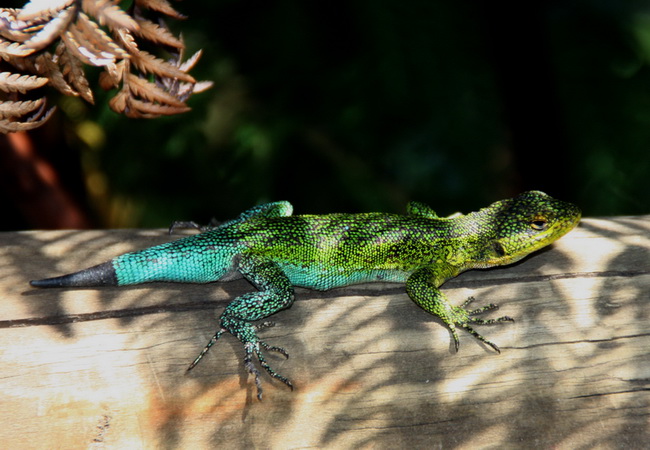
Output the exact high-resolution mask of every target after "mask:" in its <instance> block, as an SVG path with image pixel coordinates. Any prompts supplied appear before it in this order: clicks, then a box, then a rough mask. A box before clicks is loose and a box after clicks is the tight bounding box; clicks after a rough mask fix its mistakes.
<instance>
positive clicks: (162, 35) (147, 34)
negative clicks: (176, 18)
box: [134, 18, 185, 48]
mask: <svg viewBox="0 0 650 450" xmlns="http://www.w3.org/2000/svg"><path fill="white" fill-rule="evenodd" d="M135 20H136V22H138V25H140V29H139V30H136V31H135V32H134V33H135V34H137V35H138V36H140V37H142V38H144V39H147V40H148V41H151V42H156V43H159V44H163V45H168V46H170V47H175V48H184V47H185V45H184V44H183V41H181V40H180V39H178V38H177V37H176V36H174V35H173V34H172V33H171V32H170V31H169V30H168V29H167V28H165V27H161V26H160V25H158V24H155V23H153V22H151V21H150V20H147V19H143V18H136V19H135Z"/></svg>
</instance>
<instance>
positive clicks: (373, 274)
mask: <svg viewBox="0 0 650 450" xmlns="http://www.w3.org/2000/svg"><path fill="white" fill-rule="evenodd" d="M280 267H281V268H282V270H283V271H284V273H285V274H286V275H287V277H288V278H289V281H291V284H293V285H294V286H299V287H305V288H309V289H317V290H319V291H326V290H328V289H332V288H335V287H342V286H350V285H352V284H359V283H373V282H385V283H403V282H405V281H406V279H407V278H408V276H409V275H410V273H408V272H404V271H400V270H396V269H366V270H363V269H358V270H355V269H350V268H342V267H332V266H325V265H317V264H310V265H296V264H288V263H284V264H280Z"/></svg>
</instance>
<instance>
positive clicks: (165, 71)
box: [117, 30, 195, 83]
mask: <svg viewBox="0 0 650 450" xmlns="http://www.w3.org/2000/svg"><path fill="white" fill-rule="evenodd" d="M117 34H118V36H119V37H120V40H121V41H122V43H123V45H124V48H125V49H126V51H127V52H129V55H131V61H132V63H133V65H135V66H136V67H137V68H138V69H139V70H140V71H142V72H148V73H151V74H154V75H158V76H160V77H168V78H176V79H178V80H181V81H186V82H188V83H194V82H195V80H194V78H192V76H191V75H189V74H187V73H185V72H183V71H181V70H179V69H178V68H177V67H174V66H173V65H171V64H170V63H168V62H166V61H164V60H162V59H160V58H156V57H155V56H154V55H152V54H151V53H148V52H145V51H143V50H140V49H138V46H137V44H136V43H135V40H134V39H133V35H132V34H131V33H129V32H128V31H127V30H118V31H117Z"/></svg>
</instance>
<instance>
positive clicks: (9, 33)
mask: <svg viewBox="0 0 650 450" xmlns="http://www.w3.org/2000/svg"><path fill="white" fill-rule="evenodd" d="M18 13H20V9H13V8H0V36H2V37H4V38H6V39H9V40H10V41H12V42H24V41H26V40H27V39H29V38H30V37H31V35H30V34H29V33H26V32H24V31H23V28H26V27H27V25H28V24H27V22H24V21H22V20H18V19H16V15H17V14H18Z"/></svg>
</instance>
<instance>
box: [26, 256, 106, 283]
mask: <svg viewBox="0 0 650 450" xmlns="http://www.w3.org/2000/svg"><path fill="white" fill-rule="evenodd" d="M29 284H31V285H32V286H34V287H38V288H53V287H74V286H78V287H91V286H116V285H117V275H116V274H115V268H114V267H113V262H112V261H108V262H105V263H103V264H99V265H97V266H93V267H89V268H88V269H85V270H81V271H79V272H75V273H71V274H68V275H63V276H60V277H54V278H45V279H43V280H32V281H30V282H29Z"/></svg>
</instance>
